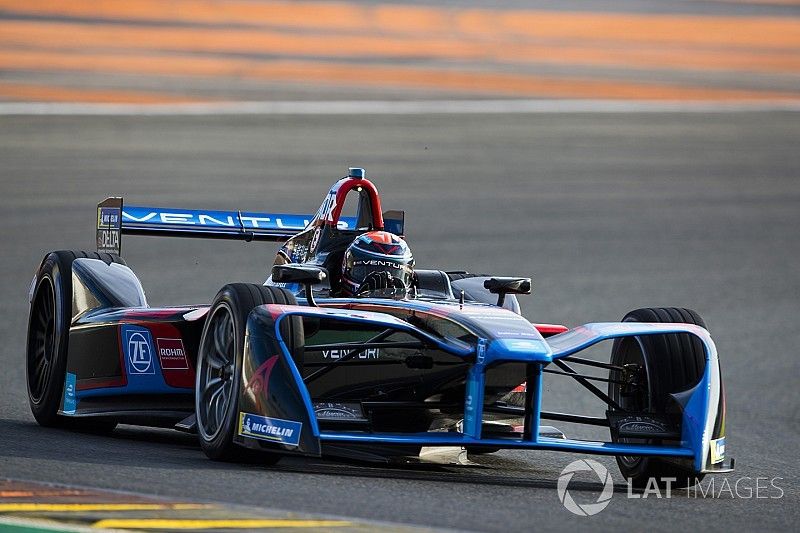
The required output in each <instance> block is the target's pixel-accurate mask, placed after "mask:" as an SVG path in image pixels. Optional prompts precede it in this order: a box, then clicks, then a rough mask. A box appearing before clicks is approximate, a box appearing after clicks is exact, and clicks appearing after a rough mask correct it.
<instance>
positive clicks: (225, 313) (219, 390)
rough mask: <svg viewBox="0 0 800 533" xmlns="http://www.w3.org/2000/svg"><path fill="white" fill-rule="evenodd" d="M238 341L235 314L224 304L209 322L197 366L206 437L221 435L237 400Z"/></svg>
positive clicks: (200, 412)
mask: <svg viewBox="0 0 800 533" xmlns="http://www.w3.org/2000/svg"><path fill="white" fill-rule="evenodd" d="M235 344H236V343H235V333H234V322H233V315H232V314H231V311H230V309H229V308H228V307H227V306H225V305H222V306H220V307H218V308H217V309H216V311H215V312H214V314H213V316H212V317H211V318H210V320H209V322H208V326H207V329H206V334H205V335H204V336H203V342H202V345H201V346H200V357H199V365H198V369H197V377H198V382H197V388H196V396H197V397H196V405H197V426H198V429H199V431H200V434H201V436H202V437H203V438H204V439H205V440H213V439H214V438H215V437H216V436H217V435H219V433H220V431H221V430H222V428H223V426H224V425H225V424H224V423H225V415H226V413H227V412H228V409H229V407H230V404H231V402H232V401H233V400H234V399H233V392H234V377H235V376H234V375H235V372H234V370H235V361H236V358H235V350H236V345H235Z"/></svg>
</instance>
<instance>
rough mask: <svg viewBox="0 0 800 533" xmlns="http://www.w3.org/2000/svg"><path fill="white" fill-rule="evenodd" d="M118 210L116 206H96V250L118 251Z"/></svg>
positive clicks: (119, 221)
mask: <svg viewBox="0 0 800 533" xmlns="http://www.w3.org/2000/svg"><path fill="white" fill-rule="evenodd" d="M120 223H121V220H120V210H119V208H117V207H98V208H97V250H98V251H101V252H111V253H119V250H120V240H119V239H120V236H119V234H120Z"/></svg>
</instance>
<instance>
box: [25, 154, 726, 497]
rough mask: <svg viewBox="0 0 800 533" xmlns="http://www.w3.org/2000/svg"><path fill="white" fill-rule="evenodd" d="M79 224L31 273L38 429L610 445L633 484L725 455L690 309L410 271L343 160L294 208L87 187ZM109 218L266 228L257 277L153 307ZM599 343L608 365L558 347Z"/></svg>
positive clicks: (257, 231)
mask: <svg viewBox="0 0 800 533" xmlns="http://www.w3.org/2000/svg"><path fill="white" fill-rule="evenodd" d="M348 200H349V201H350V202H351V203H348V205H350V206H352V207H355V210H354V214H353V216H345V215H344V212H343V208H344V206H345V203H346V202H347V201H348ZM96 231H97V251H96V252H86V251H54V252H50V253H48V254H47V255H46V256H45V257H44V259H43V261H42V262H41V264H40V266H39V268H38V270H37V272H36V275H35V277H34V279H33V281H32V283H31V286H30V294H29V299H30V304H31V307H30V319H29V325H28V338H27V365H26V370H27V372H26V376H27V386H28V397H29V401H30V406H31V410H32V412H33V416H34V417H35V419H36V420H37V421H38V422H39V424H41V425H43V426H56V425H58V426H66V427H72V428H77V429H81V430H91V431H110V430H112V429H113V428H114V427H115V426H116V425H117V424H120V423H122V424H136V425H142V426H157V427H173V428H175V429H178V430H181V431H187V432H194V433H196V434H197V437H198V440H199V443H200V446H201V448H202V450H203V451H204V452H205V454H206V455H207V456H208V457H210V458H211V459H215V460H225V461H239V460H244V459H245V458H247V460H248V461H249V460H252V459H255V460H258V461H260V462H262V463H266V464H271V463H274V462H276V461H278V460H279V459H280V458H281V457H282V456H285V455H300V456H314V457H318V456H331V457H344V458H349V459H358V460H365V461H395V460H397V459H398V458H406V459H408V458H413V457H417V458H419V457H420V454H421V452H422V451H423V450H430V449H434V448H437V447H438V448H440V447H450V448H452V447H455V448H456V449H463V450H468V451H469V452H470V453H490V452H494V451H496V450H500V449H524V450H556V451H565V452H579V453H592V454H601V455H612V456H616V459H617V462H618V465H619V467H620V470H621V472H622V473H623V475H624V476H625V477H626V478H628V479H629V480H630V481H631V482H632V483H633V484H635V485H644V484H645V483H647V482H648V480H649V479H651V478H655V479H658V480H666V479H667V478H676V479H678V480H683V481H685V482H687V483H688V484H691V483H693V482H696V481H698V480H699V479H700V478H702V476H703V475H704V474H706V473H714V472H727V471H730V470H731V469H732V467H733V461H732V459H726V455H725V394H724V390H723V385H722V379H721V374H720V366H719V361H718V357H717V351H716V348H715V345H714V342H713V341H712V339H711V337H710V336H709V333H708V331H707V330H706V329H705V327H704V323H703V320H702V319H701V318H700V316H698V314H697V313H696V312H694V311H691V310H689V309H684V308H643V309H637V310H635V311H632V312H630V313H628V314H627V315H625V317H624V318H623V319H622V321H621V322H613V323H590V324H585V325H582V326H578V327H574V328H567V327H565V326H562V325H556V324H546V323H532V322H530V321H529V320H527V319H526V318H525V317H524V316H523V315H522V314H521V312H520V306H519V302H518V300H517V295H520V294H528V293H530V292H531V280H530V278H527V277H502V276H494V275H475V274H470V273H469V272H467V271H459V272H444V271H441V270H435V269H420V268H415V265H414V264H413V261H412V260H411V255H410V251H409V250H408V246H407V244H406V240H405V216H404V213H403V212H402V211H387V212H383V211H382V207H381V199H380V197H379V195H378V192H377V190H376V188H375V186H374V185H373V183H372V182H371V181H370V180H368V179H366V177H365V174H364V170H363V169H360V168H352V169H350V170H349V172H348V175H347V176H345V177H343V178H342V179H340V180H338V181H337V182H336V183H335V184H334V185H333V187H332V188H331V189H330V191H329V192H328V194H327V195H326V196H325V198H324V201H323V202H322V205H321V206H320V208H319V209H318V210H317V212H316V214H314V215H313V216H312V215H295V214H282V213H252V212H242V211H219V210H195V209H166V208H156V207H142V206H128V205H124V204H123V201H122V198H108V199H106V200H104V201H103V202H101V203H100V204H99V205H98V207H97V228H96ZM123 235H150V236H163V237H167V236H173V237H195V238H221V239H242V240H245V241H277V242H282V243H283V244H282V246H281V247H280V249H279V251H278V253H277V255H276V260H275V264H274V266H273V268H272V271H271V272H270V273H269V277H268V278H267V280H266V282H264V283H263V284H261V283H232V284H228V285H225V286H224V287H222V288H221V289H220V290H219V291H218V292H217V294H216V296H215V297H214V298H213V299H212V300H211V302H210V304H208V305H202V306H172V307H164V308H155V307H150V306H149V305H148V303H147V299H146V297H145V291H144V289H143V288H142V285H141V283H140V281H139V279H138V278H137V276H136V275H135V274H134V272H133V271H132V270H131V269H130V268H129V267H128V266H127V265H126V263H125V261H124V260H123V259H122V258H121V255H120V253H121V245H122V236H123ZM370 247H372V248H370ZM358 254H361V255H358ZM364 254H366V255H364ZM398 265H399V266H398ZM381 269H384V270H383V271H381ZM370 270H371V271H370ZM368 271H370V272H368ZM387 271H388V273H387ZM359 273H360V274H359ZM357 274H359V275H360V279H356V280H355V281H353V279H354V278H358V277H359V276H358V275H357ZM359 281H361V283H359ZM603 341H608V344H610V345H611V349H610V357H609V358H608V360H607V361H601V360H597V358H587V357H581V356H580V355H579V354H580V352H581V351H582V350H585V349H587V348H589V347H591V346H593V345H595V344H597V343H600V342H603ZM592 372H593V373H592ZM544 373H550V374H555V375H560V376H565V377H567V378H569V379H571V380H574V382H575V383H576V384H577V385H579V386H580V387H581V388H582V389H583V390H585V391H587V392H588V393H589V394H591V395H593V396H594V397H596V399H597V401H598V402H600V403H601V405H602V406H603V408H604V410H605V416H602V417H600V416H587V415H583V414H571V413H565V412H550V411H544V410H543V409H542V396H543V394H544V388H543V374H544ZM598 373H600V375H597V374H598ZM595 383H600V384H601V387H603V388H601V387H599V386H597V385H595ZM579 390H581V389H579ZM543 421H562V422H569V423H576V424H585V425H589V426H600V427H606V428H608V430H609V437H608V439H607V440H604V441H587V440H580V439H575V438H567V436H566V435H565V434H564V433H563V432H562V431H560V430H558V429H556V428H554V427H552V426H546V425H543V423H542V422H543Z"/></svg>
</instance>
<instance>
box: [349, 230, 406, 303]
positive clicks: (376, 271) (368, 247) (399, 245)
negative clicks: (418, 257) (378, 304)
mask: <svg viewBox="0 0 800 533" xmlns="http://www.w3.org/2000/svg"><path fill="white" fill-rule="evenodd" d="M413 275H414V258H413V256H412V255H411V250H410V249H409V247H408V244H406V241H404V240H403V239H401V238H400V237H398V236H397V235H395V234H394V233H389V232H388V231H370V232H368V233H364V234H362V235H359V236H358V237H356V239H355V240H354V241H353V242H352V243H351V244H350V246H348V247H347V251H345V253H344V259H343V261H342V287H341V289H342V291H341V292H342V293H343V294H344V295H348V296H354V295H357V294H359V293H360V292H363V291H365V290H369V289H408V287H410V286H411V280H412V277H413Z"/></svg>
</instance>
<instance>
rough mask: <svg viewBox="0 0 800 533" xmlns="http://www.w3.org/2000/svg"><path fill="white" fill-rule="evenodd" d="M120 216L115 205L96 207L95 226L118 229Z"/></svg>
mask: <svg viewBox="0 0 800 533" xmlns="http://www.w3.org/2000/svg"><path fill="white" fill-rule="evenodd" d="M119 224H120V216H119V209H118V208H116V207H98V208H97V227H98V228H109V229H119Z"/></svg>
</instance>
